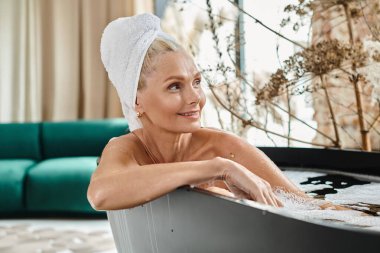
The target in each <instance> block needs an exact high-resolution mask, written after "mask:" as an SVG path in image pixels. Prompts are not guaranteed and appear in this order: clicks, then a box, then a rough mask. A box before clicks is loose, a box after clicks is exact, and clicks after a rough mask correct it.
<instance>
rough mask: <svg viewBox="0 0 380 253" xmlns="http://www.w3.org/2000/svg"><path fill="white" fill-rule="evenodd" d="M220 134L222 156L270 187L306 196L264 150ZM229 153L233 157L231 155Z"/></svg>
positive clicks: (234, 136) (233, 136)
mask: <svg viewBox="0 0 380 253" xmlns="http://www.w3.org/2000/svg"><path fill="white" fill-rule="evenodd" d="M220 134H221V135H223V137H219V138H218V139H219V140H221V138H223V140H224V141H223V143H224V145H223V146H224V147H223V149H225V151H224V152H225V154H223V157H230V158H229V159H230V160H232V161H234V162H237V163H239V164H241V165H243V166H244V167H246V168H247V169H248V170H250V171H251V172H253V173H254V174H255V175H257V176H259V177H260V178H262V179H264V180H265V181H267V182H268V183H269V184H270V185H271V187H272V188H276V187H280V188H282V189H284V190H286V191H288V192H292V193H295V194H297V195H300V196H303V197H307V195H306V194H305V193H304V192H303V191H301V190H300V189H299V188H298V187H297V186H296V185H294V184H293V183H292V182H291V181H290V180H289V179H288V178H287V177H286V176H285V175H284V173H282V171H281V170H280V169H279V168H278V167H277V166H276V164H275V163H274V162H273V161H272V160H270V159H269V158H268V156H266V155H265V154H264V152H262V151H261V150H259V149H258V148H256V147H254V146H253V145H251V144H249V143H248V142H247V141H245V140H243V139H242V138H240V137H238V136H236V135H232V134H229V133H225V132H224V133H220ZM231 153H232V154H233V157H231V155H230V154H231Z"/></svg>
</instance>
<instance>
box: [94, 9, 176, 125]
mask: <svg viewBox="0 0 380 253" xmlns="http://www.w3.org/2000/svg"><path fill="white" fill-rule="evenodd" d="M157 37H162V38H165V39H167V40H171V41H173V42H174V39H173V38H171V37H170V36H169V35H168V34H166V33H164V32H162V31H161V26H160V19H159V18H158V17H157V16H155V15H153V14H149V13H145V14H140V15H136V16H132V17H124V18H118V19H116V20H114V21H112V22H111V23H109V24H108V25H107V27H106V28H105V29H104V32H103V35H102V39H101V43H100V53H101V58H102V61H103V64H104V67H105V68H106V70H107V72H108V77H109V79H110V80H111V82H112V83H113V85H114V86H115V88H116V90H117V93H118V95H119V98H120V102H121V106H122V109H123V114H124V117H125V118H126V119H127V121H128V125H129V130H130V131H133V130H135V129H137V128H141V127H142V124H141V122H140V120H139V119H138V118H137V115H136V111H135V101H136V93H137V85H138V81H139V78H140V71H141V67H142V64H143V61H144V57H145V54H146V52H147V50H148V48H149V46H150V45H151V44H152V42H153V41H154V40H155V39H156V38H157Z"/></svg>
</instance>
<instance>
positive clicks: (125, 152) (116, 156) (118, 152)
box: [99, 133, 138, 162]
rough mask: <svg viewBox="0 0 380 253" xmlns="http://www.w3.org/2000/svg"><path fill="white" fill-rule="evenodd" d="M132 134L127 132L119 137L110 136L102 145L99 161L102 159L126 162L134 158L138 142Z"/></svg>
mask: <svg viewBox="0 0 380 253" xmlns="http://www.w3.org/2000/svg"><path fill="white" fill-rule="evenodd" d="M134 138H135V137H134V136H133V134H131V133H128V134H125V135H121V136H119V137H114V138H111V139H110V140H109V141H108V143H107V145H106V146H105V147H104V149H103V152H102V155H101V157H100V158H99V162H100V161H102V160H108V161H110V160H111V161H119V162H128V161H131V160H135V158H134V157H135V155H134V154H135V153H136V150H137V149H138V144H137V142H136V140H135V139H134Z"/></svg>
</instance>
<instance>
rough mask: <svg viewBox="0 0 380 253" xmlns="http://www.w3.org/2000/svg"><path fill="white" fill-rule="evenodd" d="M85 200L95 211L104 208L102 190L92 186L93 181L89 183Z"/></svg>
mask: <svg viewBox="0 0 380 253" xmlns="http://www.w3.org/2000/svg"><path fill="white" fill-rule="evenodd" d="M87 200H88V202H89V203H90V205H91V207H92V208H94V209H95V210H97V211H101V210H105V208H104V202H105V197H104V191H102V190H101V189H99V188H96V187H94V185H93V183H90V185H89V186H88V189H87Z"/></svg>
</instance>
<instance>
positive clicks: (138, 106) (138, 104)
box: [135, 91, 144, 113]
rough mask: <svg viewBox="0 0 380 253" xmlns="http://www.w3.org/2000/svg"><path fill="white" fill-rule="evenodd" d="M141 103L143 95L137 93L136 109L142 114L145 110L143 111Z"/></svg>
mask: <svg viewBox="0 0 380 253" xmlns="http://www.w3.org/2000/svg"><path fill="white" fill-rule="evenodd" d="M141 102H142V98H141V93H140V92H138V91H137V93H136V101H135V108H136V111H138V112H140V113H143V112H144V109H143V106H142V103H141Z"/></svg>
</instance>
